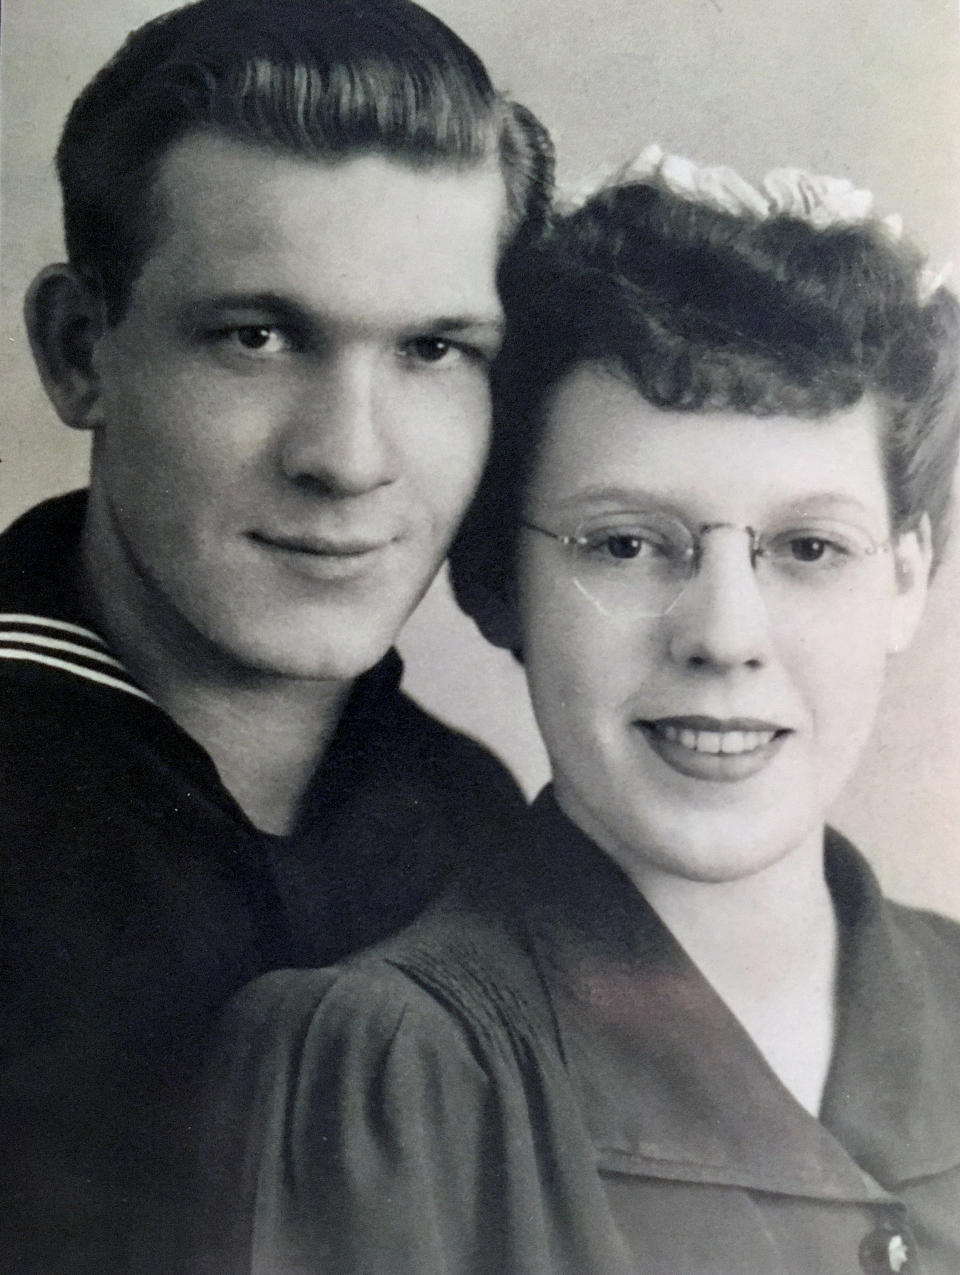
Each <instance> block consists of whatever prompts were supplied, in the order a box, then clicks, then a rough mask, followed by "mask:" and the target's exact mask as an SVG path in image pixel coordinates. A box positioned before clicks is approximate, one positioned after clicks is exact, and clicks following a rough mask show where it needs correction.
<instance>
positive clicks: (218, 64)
mask: <svg viewBox="0 0 960 1275" xmlns="http://www.w3.org/2000/svg"><path fill="white" fill-rule="evenodd" d="M198 130H212V131H218V132H221V133H225V134H227V135H229V136H231V137H236V138H239V139H241V140H246V141H250V142H253V143H257V144H261V145H267V146H271V147H274V148H278V149H280V150H282V151H285V152H290V153H292V154H295V155H298V156H306V157H307V158H316V159H321V160H336V159H339V158H343V157H345V156H351V155H355V154H363V153H377V154H381V153H382V154H387V155H390V156H394V157H396V158H397V159H400V160H402V161H404V162H405V163H408V164H411V165H413V166H415V167H423V168H429V167H433V166H437V165H453V166H457V167H464V168H467V167H473V166H476V165H478V164H481V163H483V162H485V161H487V160H488V159H493V160H494V161H495V162H496V161H499V164H500V167H501V171H502V172H503V176H504V180H505V183H506V187H507V195H508V208H509V213H508V222H507V224H506V225H505V227H504V236H503V238H504V245H505V246H506V245H508V244H509V243H510V242H511V241H516V242H519V241H521V240H522V239H523V238H524V237H525V236H526V235H535V234H536V233H538V232H539V230H540V229H541V228H542V225H543V222H544V218H545V216H546V213H547V209H548V207H549V199H550V193H551V185H552V174H553V155H552V148H551V145H550V140H549V137H548V135H547V133H546V131H545V130H544V129H543V127H542V126H541V125H540V124H539V123H538V121H537V120H536V119H535V118H534V116H533V115H531V114H530V112H529V111H527V110H525V109H524V108H523V107H521V106H518V105H517V104H515V103H513V102H510V101H509V100H508V99H506V98H504V97H503V96H501V95H500V94H498V93H496V92H495V91H494V89H493V87H492V85H491V83H490V80H489V78H488V76H487V73H486V71H485V69H484V67H483V64H482V63H481V61H480V59H479V58H478V57H477V56H476V54H475V53H473V51H472V50H471V49H469V48H468V47H467V45H465V44H464V43H463V41H462V40H460V39H459V37H458V36H456V35H455V34H454V32H452V31H451V30H450V29H449V27H447V26H445V25H444V24H443V23H442V22H441V21H440V20H439V19H438V18H435V17H434V16H433V15H432V14H430V13H428V12H427V11H426V10H425V9H421V8H420V7H419V6H418V5H416V4H412V3H410V0H196V3H193V4H189V5H186V6H185V7H183V8H181V9H176V10H174V11H173V12H171V13H167V14H164V15H163V16H161V17H159V18H156V19H154V20H153V21H151V22H148V23H146V25H144V26H142V27H140V28H139V29H138V30H136V31H134V32H133V34H132V35H130V37H129V38H128V39H127V41H126V43H125V44H124V45H123V47H122V48H121V49H120V50H119V51H118V52H117V53H116V54H115V55H114V57H113V58H112V59H111V60H110V61H109V62H108V63H107V65H106V66H105V67H103V69H102V70H101V71H100V72H99V73H98V74H97V75H96V76H95V78H94V79H93V80H92V81H91V82H90V84H89V85H88V86H87V87H86V88H85V89H84V90H83V92H82V93H81V94H80V96H79V97H78V99H77V101H76V102H75V103H74V105H73V108H72V109H71V111H70V114H69V115H68V117H67V121H66V126H65V128H64V132H63V136H62V138H61V141H60V146H59V149H58V151H57V169H58V173H59V176H60V183H61V187H62V190H63V206H64V224H65V233H66V242H67V251H68V254H69V257H70V261H71V263H72V264H73V265H74V266H75V267H77V268H78V269H79V270H80V271H81V272H82V273H83V274H84V275H85V277H86V278H88V280H90V281H91V282H92V283H93V284H94V285H95V286H97V287H98V288H99V290H100V292H101V294H102V295H103V297H104V299H105V301H106V306H107V317H108V320H109V322H111V323H115V322H117V321H118V320H119V319H120V318H122V316H123V313H124V310H125V307H126V304H127V302H128V300H129V295H130V289H131V287H132V285H133V282H134V280H135V279H136V277H137V275H138V273H139V271H140V269H141V268H142V265H143V262H144V260H145V258H146V256H147V255H148V253H149V251H150V248H151V245H152V243H153V240H154V236H155V234H156V230H157V225H158V219H159V216H160V214H161V210H160V209H159V208H157V207H156V199H155V196H154V192H155V178H156V175H157V169H158V166H159V164H160V162H161V161H162V159H163V157H164V155H165V153H166V151H167V150H168V149H169V148H170V147H171V146H172V145H173V144H174V143H175V142H176V141H178V140H179V139H180V138H181V137H184V136H186V135H187V134H189V133H193V132H196V131H198Z"/></svg>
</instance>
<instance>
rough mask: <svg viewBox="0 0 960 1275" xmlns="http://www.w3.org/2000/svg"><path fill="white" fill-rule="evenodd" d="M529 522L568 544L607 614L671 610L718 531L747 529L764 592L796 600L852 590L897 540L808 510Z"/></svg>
mask: <svg viewBox="0 0 960 1275" xmlns="http://www.w3.org/2000/svg"><path fill="white" fill-rule="evenodd" d="M521 526H522V527H525V528H526V529H527V530H528V531H536V532H539V533H540V534H541V535H544V536H549V537H550V538H551V539H552V540H555V541H557V542H558V543H559V544H561V545H563V546H564V548H565V549H566V551H567V554H568V562H569V565H570V570H571V574H572V577H573V581H574V583H575V585H576V587H577V588H578V589H579V590H580V591H581V592H582V593H583V594H585V595H586V596H587V597H588V598H589V599H590V600H591V601H592V602H593V603H594V604H595V606H597V608H598V609H599V610H600V611H602V612H603V613H604V614H606V615H635V616H650V617H654V616H662V615H666V614H667V613H668V612H669V611H670V609H671V608H672V607H673V606H674V605H675V603H676V602H677V600H678V599H679V597H680V595H681V594H682V593H683V591H684V589H685V588H686V586H687V584H688V583H689V582H690V580H692V579H693V577H694V576H695V575H696V573H697V571H698V570H699V568H700V563H701V560H702V557H703V542H704V538H705V537H706V536H708V535H710V534H711V533H712V532H715V531H720V530H729V531H742V532H745V533H746V535H747V537H748V540H749V549H750V563H751V566H752V567H753V569H754V571H755V572H756V575H757V581H758V585H759V587H760V589H761V591H762V593H763V594H764V595H765V596H766V597H769V596H771V595H779V596H782V597H784V598H785V599H787V600H792V601H794V602H802V601H803V600H804V599H812V598H827V597H829V596H830V595H833V594H836V593H839V592H840V591H849V589H850V588H851V587H853V586H854V585H855V583H856V581H857V579H858V578H859V576H860V573H861V570H862V567H863V565H864V564H865V563H866V562H868V561H869V560H870V559H871V558H872V557H873V556H874V555H876V554H878V553H881V552H883V551H885V550H887V549H889V548H890V546H891V543H892V542H891V540H890V539H886V540H883V541H877V540H875V539H874V537H873V536H872V535H871V534H870V533H869V532H868V531H866V530H865V529H864V528H862V527H859V526H856V525H853V524H850V523H846V522H843V521H839V520H834V519H831V518H821V517H807V516H802V515H800V516H796V517H793V518H790V519H788V520H786V521H784V522H783V523H782V524H780V525H777V526H775V527H773V528H771V529H769V530H762V531H758V530H756V529H754V528H753V527H747V526H740V525H739V524H736V523H728V522H708V523H702V524H701V525H700V526H698V527H697V528H696V529H693V528H691V527H689V526H687V524H686V523H685V522H683V521H682V520H681V519H679V518H677V517H674V515H672V514H666V513H660V512H657V511H652V512H651V511H644V510H629V511H625V512H617V513H605V514H602V515H597V516H594V517H592V518H588V519H585V520H584V521H583V522H581V523H580V525H579V526H578V527H577V529H576V530H575V531H573V532H569V533H567V532H561V531H553V530H551V529H550V528H549V527H544V526H541V525H540V524H539V523H537V522H533V521H531V520H529V519H526V518H524V519H521Z"/></svg>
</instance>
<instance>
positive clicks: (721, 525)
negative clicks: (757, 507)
mask: <svg viewBox="0 0 960 1275" xmlns="http://www.w3.org/2000/svg"><path fill="white" fill-rule="evenodd" d="M711 531H745V532H746V533H747V536H748V537H749V539H750V566H751V567H756V565H757V559H758V558H759V557H760V555H761V553H762V546H761V543H760V533H759V532H758V531H756V530H755V529H754V528H753V527H744V526H741V525H740V524H739V523H736V522H704V523H701V524H700V526H699V527H698V528H697V531H696V534H695V535H694V536H693V537H692V539H693V545H692V546H691V557H690V565H691V567H692V570H693V572H696V571H698V570H699V569H700V563H701V562H702V560H703V539H704V536H707V535H709V534H710V532H711Z"/></svg>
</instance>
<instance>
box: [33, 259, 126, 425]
mask: <svg viewBox="0 0 960 1275" xmlns="http://www.w3.org/2000/svg"><path fill="white" fill-rule="evenodd" d="M24 318H25V320H26V324H27V332H28V333H29V336H30V348H31V350H32V351H33V357H34V361H35V362H36V365H37V370H38V372H39V373H40V379H41V380H42V381H43V387H44V389H45V390H46V391H47V394H48V395H49V397H50V401H51V403H53V406H54V407H55V408H56V409H57V414H58V415H59V417H60V419H61V420H62V421H63V423H64V424H65V425H69V426H70V427H71V429H94V428H96V426H97V425H98V424H100V418H99V412H98V405H99V399H100V385H99V379H98V377H97V374H96V370H95V366H94V358H93V353H94V349H95V348H96V345H97V342H98V341H99V340H100V338H101V337H102V336H103V334H104V332H105V331H106V328H107V323H106V307H105V306H104V302H103V299H102V297H101V296H100V293H99V292H98V290H97V289H96V288H94V287H93V286H92V285H91V284H90V283H89V282H88V281H87V280H86V279H85V278H84V277H83V276H82V275H81V274H80V273H79V272H78V271H77V270H75V269H74V268H73V267H72V266H68V265H63V264H58V265H53V266H47V267H46V268H45V269H43V270H41V271H40V273H39V274H38V275H37V277H36V278H35V279H34V281H33V283H32V284H31V285H30V288H29V290H28V292H27V297H26V302H25V304H24Z"/></svg>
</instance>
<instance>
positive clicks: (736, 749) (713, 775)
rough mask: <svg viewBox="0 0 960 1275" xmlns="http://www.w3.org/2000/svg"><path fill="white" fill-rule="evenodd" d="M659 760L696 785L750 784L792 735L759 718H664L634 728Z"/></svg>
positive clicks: (788, 731) (783, 728) (782, 728)
mask: <svg viewBox="0 0 960 1275" xmlns="http://www.w3.org/2000/svg"><path fill="white" fill-rule="evenodd" d="M634 724H635V725H636V726H637V727H639V728H640V730H641V731H642V732H643V734H644V737H645V738H646V740H647V742H648V743H649V745H650V747H651V748H652V749H653V750H654V752H656V754H657V755H658V756H659V757H660V758H661V760H663V761H665V762H666V763H667V764H668V765H669V766H671V767H672V768H673V769H674V770H678V771H680V773H681V774H684V775H687V776H689V777H691V778H695V779H711V780H735V779H745V778H748V777H749V776H750V775H752V774H755V773H757V772H758V771H759V770H761V769H762V768H763V767H764V766H765V765H766V764H767V762H768V761H769V760H770V759H771V758H772V757H773V756H774V755H775V753H776V752H777V751H779V747H780V745H781V743H782V742H783V741H784V740H785V739H786V738H787V736H789V735H790V734H791V733H792V732H791V731H790V730H789V729H787V728H786V727H783V726H780V725H778V724H777V723H775V722H767V721H760V720H757V719H754V718H727V719H718V718H707V717H662V718H655V719H652V720H650V721H638V722H635V723H634Z"/></svg>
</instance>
